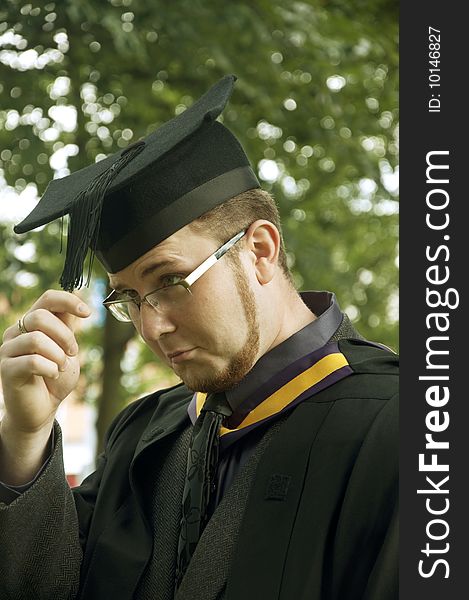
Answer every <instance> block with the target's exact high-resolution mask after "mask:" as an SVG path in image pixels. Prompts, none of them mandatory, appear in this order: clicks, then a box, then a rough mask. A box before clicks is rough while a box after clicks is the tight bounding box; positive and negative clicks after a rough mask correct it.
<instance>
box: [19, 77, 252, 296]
mask: <svg viewBox="0 0 469 600" xmlns="http://www.w3.org/2000/svg"><path fill="white" fill-rule="evenodd" d="M235 81H236V77H235V76H234V75H227V76H226V77H224V78H223V79H221V80H220V81H218V83H216V84H215V85H214V86H213V87H212V88H211V89H210V90H209V91H208V92H207V93H205V94H204V95H203V96H202V97H201V98H200V99H199V100H198V101H197V102H195V103H194V104H193V105H192V106H191V107H190V108H188V109H187V110H185V111H184V112H182V113H181V114H179V115H178V116H176V117H174V118H173V119H171V120H170V121H168V122H167V123H165V124H164V125H162V126H161V127H159V128H158V129H157V130H156V131H154V132H153V133H151V134H150V135H149V136H147V137H146V138H145V139H143V140H140V141H138V142H135V143H134V144H131V145H130V146H128V147H127V148H125V149H124V150H122V151H121V152H119V153H116V154H113V155H112V156H109V157H107V158H106V159H104V160H102V161H100V162H97V163H95V164H92V165H89V166H88V167H85V168H84V169H81V170H80V171H77V172H75V173H72V174H71V175H69V176H67V177H64V178H62V179H54V180H53V181H51V182H50V184H49V186H48V187H47V189H46V191H45V193H44V195H43V197H42V198H41V200H40V201H39V203H38V204H37V206H36V207H35V208H34V210H33V211H32V212H31V213H30V214H29V215H28V216H27V217H26V218H25V219H24V220H23V221H22V222H21V223H19V224H18V225H16V227H15V228H14V230H15V232H16V233H25V232H27V231H31V229H34V228H36V227H39V226H41V225H45V224H46V223H50V222H51V221H54V220H55V219H58V218H61V217H63V216H64V215H66V214H69V215H70V222H69V229H68V240H67V254H66V258H65V266H64V271H63V273H62V276H61V279H60V283H61V285H62V287H63V288H64V289H65V290H69V291H72V290H73V289H75V288H77V287H80V286H81V285H82V284H83V265H84V261H85V258H86V254H87V252H88V249H89V248H91V251H92V255H94V254H96V255H97V257H98V258H99V260H100V261H101V262H102V264H103V265H104V267H105V268H106V270H107V271H108V272H110V273H116V272H117V271H120V270H121V269H123V268H125V267H126V266H128V265H129V264H130V263H132V262H133V261H134V260H136V259H137V258H139V257H140V256H142V255H143V254H145V252H147V251H148V250H150V249H151V248H153V247H154V246H156V245H157V244H159V243H160V242H161V241H163V240H164V239H166V238H167V237H169V236H170V235H172V234H173V233H175V232H176V231H178V230H179V229H181V228H182V227H184V226H185V225H187V224H188V223H190V222H192V221H193V220H194V219H196V218H198V217H200V216H201V215H202V214H204V213H205V212H207V211H209V210H210V209H212V208H214V207H215V206H217V205H218V204H221V203H223V202H225V201H226V200H228V199H229V198H232V197H234V196H236V195H237V194H240V193H241V192H244V191H246V190H248V189H252V188H256V187H259V182H258V180H257V178H256V176H255V174H254V172H253V171H252V169H251V167H250V165H249V160H248V158H247V156H246V154H245V153H244V151H243V149H242V147H241V145H240V143H239V142H238V140H237V139H236V138H235V137H234V135H233V134H232V133H231V132H230V131H229V130H228V129H227V128H226V127H224V126H223V125H222V124H221V123H219V122H218V121H216V120H215V119H216V118H217V117H218V115H219V114H220V113H221V112H222V110H223V109H224V107H225V105H226V103H227V101H228V99H229V97H230V95H231V93H232V91H233V85H234V82H235Z"/></svg>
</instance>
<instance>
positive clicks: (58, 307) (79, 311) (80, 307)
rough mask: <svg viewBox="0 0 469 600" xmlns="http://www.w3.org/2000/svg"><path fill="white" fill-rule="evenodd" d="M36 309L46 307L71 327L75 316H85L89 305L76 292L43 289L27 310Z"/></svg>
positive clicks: (88, 313) (87, 313)
mask: <svg viewBox="0 0 469 600" xmlns="http://www.w3.org/2000/svg"><path fill="white" fill-rule="evenodd" d="M37 309H46V310H48V311H49V312H52V313H54V314H56V315H57V316H58V317H59V318H60V319H61V320H62V321H64V323H65V324H66V325H68V326H69V327H73V323H74V320H75V317H80V318H86V317H88V316H89V315H90V312H91V311H90V309H89V307H88V306H87V305H86V304H85V303H84V302H83V300H82V299H81V298H79V297H78V296H77V295H76V294H71V293H69V292H62V291H60V290H47V291H45V292H44V293H43V294H42V296H41V297H40V298H38V299H37V300H36V302H35V303H34V304H33V305H32V307H31V310H30V311H28V312H32V311H34V310H37ZM23 323H24V320H23ZM28 323H29V317H28Z"/></svg>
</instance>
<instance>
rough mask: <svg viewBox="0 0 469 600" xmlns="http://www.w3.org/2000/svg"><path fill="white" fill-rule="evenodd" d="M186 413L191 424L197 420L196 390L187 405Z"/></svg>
mask: <svg viewBox="0 0 469 600" xmlns="http://www.w3.org/2000/svg"><path fill="white" fill-rule="evenodd" d="M187 414H188V415H189V419H190V420H191V422H192V425H194V423H195V422H196V421H197V392H194V395H193V396H192V399H191V401H190V402H189V406H188V407H187Z"/></svg>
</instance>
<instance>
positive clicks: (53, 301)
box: [3, 290, 91, 354]
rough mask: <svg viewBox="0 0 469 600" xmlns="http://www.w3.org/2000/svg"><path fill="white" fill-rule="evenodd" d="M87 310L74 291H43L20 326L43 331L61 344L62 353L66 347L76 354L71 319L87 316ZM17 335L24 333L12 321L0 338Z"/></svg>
mask: <svg viewBox="0 0 469 600" xmlns="http://www.w3.org/2000/svg"><path fill="white" fill-rule="evenodd" d="M90 312H91V311H90V309H89V308H88V306H87V305H86V304H85V303H84V302H83V301H82V300H81V299H80V298H79V297H78V296H76V295H75V294H70V293H68V292H62V291H59V290H47V291H46V292H44V294H43V295H42V296H41V297H40V298H39V299H38V300H36V302H35V303H34V304H33V305H32V307H31V309H30V310H29V311H28V312H27V313H26V314H25V315H24V316H23V325H24V327H25V328H26V330H27V331H28V332H31V331H43V332H44V333H46V334H48V335H50V336H51V337H52V338H53V339H54V340H55V341H56V342H57V343H58V344H59V345H60V346H62V347H63V348H64V351H65V352H67V353H68V354H70V352H69V350H70V351H72V352H73V353H75V354H76V351H77V346H76V341H75V338H74V337H73V330H74V328H75V324H74V321H75V319H76V318H77V317H80V318H86V317H88V316H89V315H90ZM60 323H62V326H60ZM19 335H24V334H22V333H21V331H20V330H19V327H18V323H15V324H14V325H12V326H11V327H9V328H8V329H7V330H6V331H5V333H4V335H3V340H4V341H8V340H11V339H13V338H16V337H18V336H19Z"/></svg>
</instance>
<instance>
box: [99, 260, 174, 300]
mask: <svg viewBox="0 0 469 600" xmlns="http://www.w3.org/2000/svg"><path fill="white" fill-rule="evenodd" d="M174 264H175V263H174V261H171V260H163V261H161V262H156V263H153V264H152V265H150V266H148V267H146V268H145V269H144V270H143V271H142V273H140V274H139V277H142V278H146V277H148V276H149V275H152V274H153V273H154V272H155V271H158V269H163V268H164V267H167V266H173V265H174ZM110 285H111V287H112V288H113V289H114V290H115V291H116V292H121V291H124V290H127V289H129V288H128V287H127V286H126V285H125V283H122V284H119V285H116V286H113V285H112V283H110Z"/></svg>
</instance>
